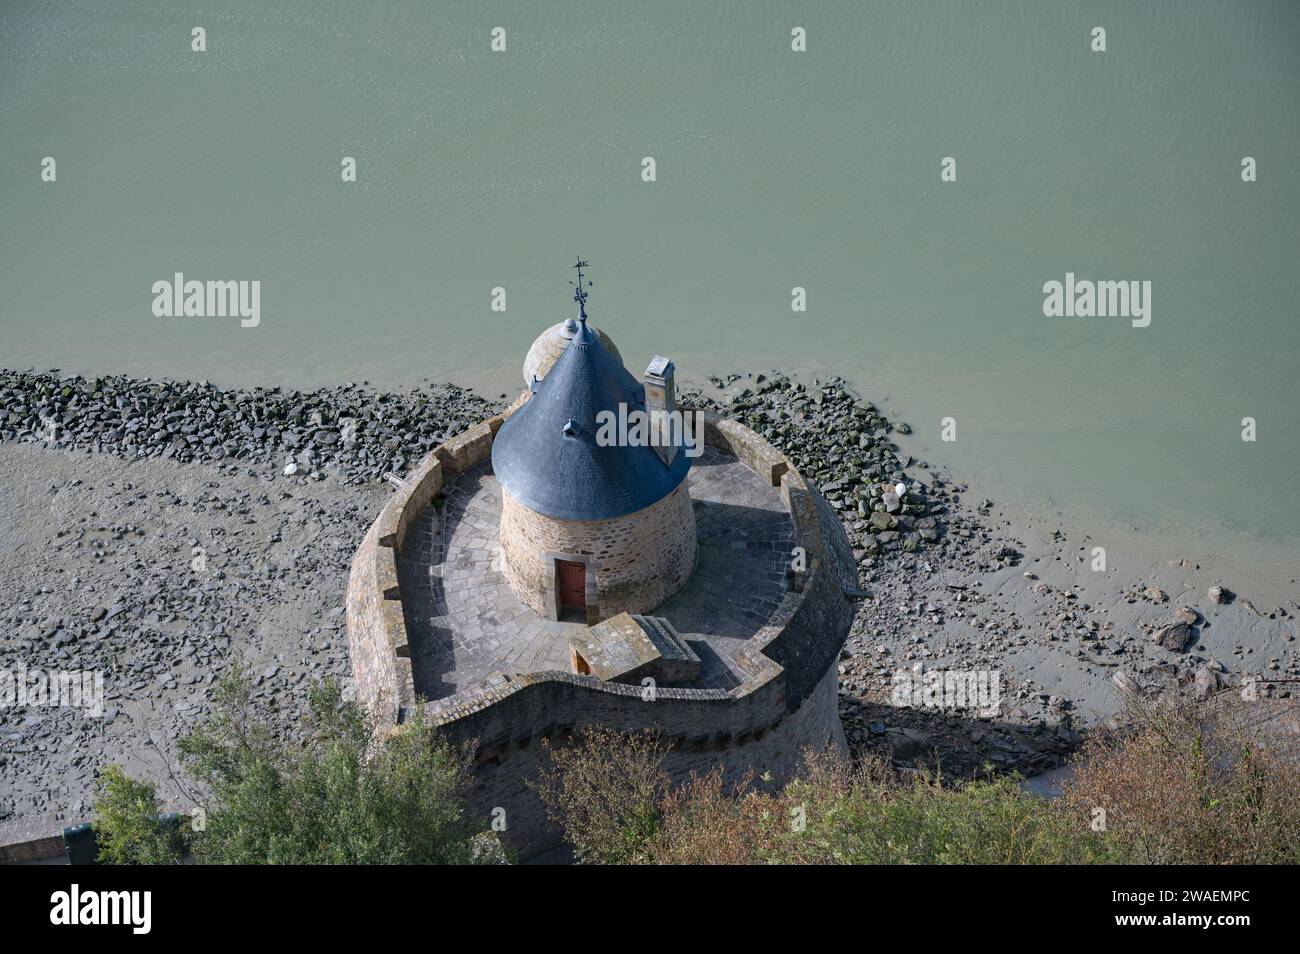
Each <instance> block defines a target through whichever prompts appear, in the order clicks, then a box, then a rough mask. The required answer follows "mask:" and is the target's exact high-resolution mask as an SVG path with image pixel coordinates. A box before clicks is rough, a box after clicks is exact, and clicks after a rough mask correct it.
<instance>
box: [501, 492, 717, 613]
mask: <svg viewBox="0 0 1300 954" xmlns="http://www.w3.org/2000/svg"><path fill="white" fill-rule="evenodd" d="M696 543H697V541H696V533H695V511H694V509H693V508H692V506H691V497H690V492H689V490H688V489H687V486H686V482H685V481H683V482H682V483H681V484H679V485H678V487H677V489H676V490H674V491H673V492H672V493H671V494H669V495H668V496H667V497H665V498H663V499H662V500H660V501H658V502H656V503H653V504H651V505H650V506H649V507H645V508H643V509H641V510H638V511H636V512H635V513H630V514H627V515H625V516H622V517H615V518H613V519H611V520H557V519H555V518H554V517H548V516H545V515H543V514H540V513H537V512H535V511H533V510H529V509H528V508H527V507H525V506H523V505H522V504H520V503H519V502H518V501H516V500H515V499H514V498H513V497H512V496H510V494H509V493H506V492H505V490H504V489H503V490H502V493H501V548H502V551H503V552H504V554H505V561H506V562H505V573H506V579H507V580H509V581H510V586H511V588H512V589H513V590H514V591H515V594H516V595H517V596H518V597H519V598H520V599H521V600H522V601H523V602H524V603H527V604H528V606H529V607H531V608H532V610H533V611H534V612H536V613H537V614H538V615H539V616H544V617H546V618H548V619H555V618H556V616H557V610H558V606H557V594H556V592H555V560H556V559H557V558H559V559H574V560H575V562H581V563H585V564H586V565H587V581H588V585H587V604H588V614H587V622H588V623H589V624H591V623H598V622H600V621H601V620H605V619H609V618H610V617H611V616H617V615H618V614H619V613H625V612H626V613H647V612H649V611H650V610H653V609H654V608H655V607H656V606H659V605H661V604H662V603H664V602H665V601H666V600H667V599H668V598H669V597H670V596H672V595H673V594H674V593H676V592H677V591H678V590H680V589H681V588H682V587H683V586H685V585H686V581H687V580H688V579H690V575H691V571H692V570H694V569H695V554H696ZM593 597H594V602H595V605H594V607H593V606H592V602H593Z"/></svg>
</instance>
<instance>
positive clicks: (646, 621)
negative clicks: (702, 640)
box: [632, 614, 700, 663]
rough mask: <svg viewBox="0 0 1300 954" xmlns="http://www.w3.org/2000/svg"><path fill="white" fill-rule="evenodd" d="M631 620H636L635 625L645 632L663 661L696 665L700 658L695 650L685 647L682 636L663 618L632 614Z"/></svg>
mask: <svg viewBox="0 0 1300 954" xmlns="http://www.w3.org/2000/svg"><path fill="white" fill-rule="evenodd" d="M632 619H634V620H636V623H637V625H638V626H640V627H641V628H642V629H643V630H645V632H646V634H647V635H648V636H649V637H650V639H651V640H652V641H653V642H654V644H655V645H656V646H657V647H658V649H659V652H660V654H661V655H662V656H663V657H664V658H665V659H680V660H683V661H687V662H696V663H698V662H699V661H700V657H699V656H697V655H696V654H695V650H693V649H691V647H690V646H689V645H687V643H686V640H684V639H683V638H682V634H681V633H679V632H677V628H676V627H675V626H673V624H672V623H671V622H669V620H668V619H666V618H665V617H663V616H641V615H636V614H633V616H632Z"/></svg>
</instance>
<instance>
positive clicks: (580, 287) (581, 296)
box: [569, 256, 596, 324]
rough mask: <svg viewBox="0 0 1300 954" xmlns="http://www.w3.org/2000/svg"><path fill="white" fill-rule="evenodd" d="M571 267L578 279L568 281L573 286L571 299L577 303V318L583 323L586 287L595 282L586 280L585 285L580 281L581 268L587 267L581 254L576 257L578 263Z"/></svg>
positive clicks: (585, 310) (585, 306) (584, 318)
mask: <svg viewBox="0 0 1300 954" xmlns="http://www.w3.org/2000/svg"><path fill="white" fill-rule="evenodd" d="M573 267H574V268H576V269H577V270H578V280H577V281H576V282H569V284H570V285H573V286H574V292H573V300H574V301H576V302H577V303H578V320H579V321H581V322H582V323H583V324H586V323H587V294H588V292H587V289H589V288H590V287H591V286H592V285H594V284H596V283H595V282H593V281H588V282H587V284H586V285H584V284H583V283H582V270H583V269H584V268H586V267H587V263H586V262H584V261H583V260H582V258H581V256H579V258H578V264H577V265H574V266H573Z"/></svg>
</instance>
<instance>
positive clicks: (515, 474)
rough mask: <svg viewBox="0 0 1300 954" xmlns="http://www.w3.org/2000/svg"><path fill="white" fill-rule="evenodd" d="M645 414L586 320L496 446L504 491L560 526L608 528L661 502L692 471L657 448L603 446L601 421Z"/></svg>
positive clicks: (633, 386)
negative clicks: (596, 523) (607, 523)
mask: <svg viewBox="0 0 1300 954" xmlns="http://www.w3.org/2000/svg"><path fill="white" fill-rule="evenodd" d="M620 404H622V405H624V406H625V407H626V413H631V412H632V411H633V410H639V411H644V410H645V391H644V389H643V388H642V387H641V385H640V384H639V383H638V382H637V380H636V379H635V378H634V377H632V375H630V374H629V373H628V372H627V369H626V368H624V367H623V363H622V362H621V361H620V360H619V359H618V358H616V357H615V356H614V355H612V354H610V353H609V351H608V350H606V348H605V347H604V345H602V344H601V342H600V339H599V338H598V337H597V336H596V334H595V332H594V331H592V330H591V329H590V328H588V327H587V323H586V321H585V320H583V321H582V322H581V323H580V327H579V329H578V332H577V334H575V335H574V336H573V340H572V341H570V342H569V345H568V347H567V348H565V349H564V353H563V354H562V355H560V358H559V360H558V361H556V362H555V365H554V366H553V367H552V368H551V370H550V372H549V373H548V374H547V375H546V377H545V378H543V379H542V381H541V383H540V384H539V385H538V386H537V391H536V393H534V394H533V396H532V397H531V398H529V399H528V401H527V402H526V403H525V404H524V406H523V407H521V408H520V409H519V410H517V411H515V413H513V414H511V415H510V417H509V418H507V420H506V422H505V423H504V424H503V425H501V430H500V431H498V432H497V436H496V439H495V440H494V441H493V442H492V469H493V470H494V471H495V472H496V477H497V480H498V481H500V482H501V486H502V487H503V488H505V490H506V491H507V492H508V493H509V494H510V495H511V496H512V497H514V498H515V499H516V500H517V501H519V502H520V503H521V504H523V505H524V506H525V507H527V508H528V509H530V510H534V511H536V512H537V513H541V514H545V515H546V516H549V517H555V518H557V519H560V520H607V519H609V518H611V517H621V516H623V515H624V514H629V513H634V512H635V511H637V510H641V509H643V508H645V507H648V506H650V505H651V504H652V503H655V502H656V501H659V500H662V499H663V498H664V497H666V496H668V495H669V494H670V493H672V492H673V490H675V489H676V488H677V485H678V484H680V483H681V482H682V480H683V479H685V477H686V472H687V471H688V470H690V467H691V458H690V457H688V456H687V455H686V454H685V453H683V452H682V451H680V450H679V451H678V453H677V456H676V457H674V458H673V463H672V465H671V466H669V465H668V464H665V463H664V462H663V460H662V459H661V458H660V457H659V454H658V453H657V452H656V451H655V449H654V448H653V447H650V446H648V445H646V446H619V445H617V444H613V445H611V446H604V447H602V446H600V445H599V444H597V443H596V432H597V429H598V425H597V420H596V416H597V414H599V413H600V412H601V411H611V412H613V413H614V414H615V415H617V414H618V411H619V405H620Z"/></svg>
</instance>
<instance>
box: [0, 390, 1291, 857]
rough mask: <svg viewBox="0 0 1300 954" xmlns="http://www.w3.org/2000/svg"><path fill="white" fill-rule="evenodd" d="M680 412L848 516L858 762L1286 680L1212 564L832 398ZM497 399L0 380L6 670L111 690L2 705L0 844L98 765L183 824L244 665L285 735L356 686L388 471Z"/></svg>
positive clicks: (1010, 751) (1, 605) (75, 808)
mask: <svg viewBox="0 0 1300 954" xmlns="http://www.w3.org/2000/svg"><path fill="white" fill-rule="evenodd" d="M683 399H684V400H685V401H687V402H690V403H697V404H702V405H704V406H708V407H712V408H714V409H716V410H718V411H719V412H721V413H724V414H728V415H730V416H735V417H737V418H739V419H741V420H742V421H744V423H746V424H747V425H748V426H750V427H752V428H754V429H755V430H756V431H758V432H759V433H761V434H763V435H764V436H765V437H767V438H768V439H769V440H771V441H772V442H773V443H774V444H775V445H776V446H778V447H779V448H780V449H781V450H782V451H783V452H785V453H786V454H788V455H789V456H790V457H791V459H792V460H793V461H794V462H795V463H796V465H797V466H799V467H800V468H801V470H803V471H804V472H805V473H806V474H808V475H809V476H811V477H812V478H813V479H814V480H815V481H816V482H817V484H818V485H819V487H820V488H821V490H822V492H823V493H824V495H825V496H826V497H827V499H828V500H829V501H830V503H831V504H832V506H834V507H835V508H836V510H837V511H838V512H839V513H840V514H841V517H842V519H843V521H844V524H845V527H846V529H847V531H848V533H849V536H850V539H851V542H852V544H853V547H854V552H855V555H856V556H857V558H858V562H859V575H860V586H861V590H860V591H858V592H856V593H855V594H853V596H854V598H856V599H857V600H858V604H859V610H858V614H857V618H856V621H855V624H854V628H853V631H852V634H851V636H850V638H849V641H848V643H847V645H846V646H845V650H844V652H843V654H842V658H841V660H840V683H841V685H840V709H841V716H842V719H843V722H844V725H845V730H846V733H847V735H848V737H849V739H850V743H851V745H852V746H853V748H854V749H855V750H856V751H858V752H865V751H869V750H873V749H877V748H888V749H889V750H891V751H892V753H893V757H894V759H895V761H896V762H897V763H898V764H900V765H903V766H925V765H933V764H936V763H937V764H938V765H939V766H940V768H941V769H942V771H943V772H944V773H945V774H948V775H950V776H954V777H970V776H971V775H974V774H978V773H981V772H985V771H989V770H992V771H1008V770H1016V771H1020V772H1022V773H1024V774H1033V773H1035V772H1039V771H1043V770H1045V769H1048V768H1051V767H1053V766H1055V765H1057V764H1059V763H1060V762H1061V760H1062V759H1064V758H1065V757H1067V756H1068V753H1069V752H1070V751H1071V750H1072V749H1073V747H1074V746H1075V745H1076V744H1077V743H1078V741H1079V738H1080V732H1081V731H1083V730H1086V728H1087V726H1089V725H1091V724H1094V723H1096V722H1098V721H1100V720H1104V719H1106V718H1108V717H1110V716H1111V715H1112V714H1113V713H1114V712H1115V711H1116V710H1117V708H1118V706H1119V701H1120V697H1121V695H1122V692H1123V691H1139V692H1143V693H1153V694H1154V693H1171V692H1172V693H1189V694H1194V695H1205V694H1209V693H1212V692H1215V691H1224V690H1227V689H1230V688H1231V689H1234V690H1235V689H1236V687H1238V686H1241V685H1243V684H1250V685H1252V686H1256V687H1257V688H1258V691H1259V692H1260V694H1261V695H1268V694H1275V695H1276V694H1289V693H1290V691H1291V685H1292V681H1293V680H1296V679H1297V678H1300V668H1297V661H1296V656H1295V652H1294V645H1295V643H1294V639H1295V633H1294V629H1295V626H1294V622H1295V621H1294V617H1293V616H1292V615H1291V614H1290V612H1289V611H1288V610H1287V609H1285V608H1282V607H1277V608H1276V609H1273V610H1268V611H1263V610H1260V609H1257V608H1256V607H1255V606H1254V605H1253V604H1252V603H1251V602H1250V600H1249V598H1248V596H1241V597H1238V598H1236V599H1233V598H1232V595H1231V593H1230V589H1231V587H1230V581H1223V580H1218V579H1217V578H1216V577H1214V576H1213V569H1214V568H1201V567H1192V566H1182V565H1179V564H1178V561H1166V562H1165V565H1156V564H1154V563H1153V562H1152V561H1151V560H1149V559H1144V558H1142V557H1140V556H1138V555H1132V554H1116V555H1115V558H1114V559H1113V561H1112V566H1111V568H1110V569H1109V570H1107V571H1106V572H1096V571H1094V570H1093V569H1092V568H1091V566H1090V563H1089V561H1088V559H1087V554H1088V553H1089V547H1088V543H1089V541H1088V539H1087V537H1086V535H1083V534H1080V533H1078V532H1077V531H1074V532H1071V531H1065V530H1062V529H1061V528H1059V527H1048V526H1043V527H1035V526H1031V525H1026V524H1024V523H1023V522H1020V521H1017V519H1016V514H1015V513H1014V511H1013V510H1012V509H1011V508H1000V507H999V506H997V505H995V504H994V503H993V502H992V501H988V500H983V501H970V500H968V499H966V488H965V487H964V486H963V485H962V484H960V483H957V482H955V481H952V480H950V479H948V478H947V477H945V476H943V475H942V474H940V473H939V472H938V470H937V468H933V467H931V466H930V465H929V464H927V463H926V462H925V461H920V460H915V459H913V458H912V456H911V455H909V454H908V453H907V452H906V451H905V450H903V449H900V446H899V443H900V441H902V440H904V439H905V438H906V435H907V433H908V431H909V428H908V427H907V425H906V424H902V423H898V422H892V423H891V422H890V421H889V420H888V419H887V418H886V416H885V415H883V414H882V413H881V412H880V411H879V410H878V409H877V408H876V407H875V406H873V405H871V404H870V403H868V402H865V401H863V400H861V399H859V398H858V397H857V396H856V395H855V394H853V393H852V391H851V390H850V389H849V388H847V387H846V386H845V384H844V382H842V381H840V380H839V379H831V380H827V381H820V382H817V381H813V382H803V381H797V380H794V379H792V378H789V377H786V376H783V375H780V374H776V373H772V374H768V375H762V374H751V375H728V376H727V377H726V378H725V379H723V378H714V379H710V380H709V381H708V382H707V385H702V386H701V388H700V389H699V390H696V391H694V392H684V397H683ZM499 406H500V405H499V403H498V402H493V401H488V400H485V399H483V398H481V397H479V396H478V395H476V394H474V393H473V392H470V391H467V390H464V389H461V388H456V387H453V386H427V387H423V388H415V389H411V390H409V391H404V392H383V391H377V390H374V389H370V388H368V387H366V386H364V385H362V386H357V385H351V384H349V385H343V386H340V387H334V388H324V389H319V390H315V391H282V390H280V389H247V390H223V389H220V388H216V387H213V386H212V385H209V384H207V383H197V384H195V383H173V382H157V381H150V380H140V379H134V378H130V377H125V376H105V377H100V378H87V377H61V376H59V375H58V374H57V372H44V373H40V372H31V371H0V479H3V480H4V481H5V484H6V486H7V488H8V491H7V493H6V497H5V506H4V516H5V521H4V523H5V526H4V528H3V530H0V532H2V533H4V534H5V539H4V541H3V546H0V613H2V614H3V615H4V616H5V617H6V620H5V621H6V623H7V624H8V625H7V626H6V627H5V630H4V635H3V639H2V640H0V668H6V669H10V670H12V669H14V668H15V667H16V666H18V665H20V664H21V665H23V666H25V667H27V668H29V669H32V668H45V669H51V670H53V669H62V670H67V669H74V668H75V669H86V670H91V669H95V670H103V671H104V672H105V673H107V676H106V680H105V682H106V697H107V699H106V702H105V709H106V712H105V716H104V718H102V719H85V718H82V717H81V716H80V715H79V714H78V713H77V712H75V711H70V710H67V709H57V708H30V709H25V710H24V709H18V708H14V707H6V708H0V773H3V774H2V777H3V778H4V783H3V785H2V786H0V835H3V833H4V831H5V830H7V829H10V828H12V827H14V826H21V825H23V824H26V823H30V822H32V821H33V820H34V819H40V820H43V822H44V823H48V824H51V825H53V826H56V827H57V825H58V824H62V823H65V822H70V821H78V820H81V819H82V818H83V817H84V816H85V814H86V813H87V811H88V808H89V803H90V800H91V798H92V795H93V783H94V777H95V773H96V771H97V770H98V768H99V767H100V766H101V765H102V764H106V763H108V762H118V763H121V764H124V765H126V766H127V768H128V769H129V770H133V771H136V772H137V773H138V774H142V775H145V776H147V777H150V778H152V779H153V780H155V781H156V782H158V783H159V785H160V789H161V791H162V792H163V794H164V795H165V796H166V797H167V798H168V800H169V801H170V802H171V803H172V804H175V805H177V806H179V807H184V806H185V804H186V799H187V798H188V797H189V796H188V795H187V793H185V792H184V791H183V788H182V786H181V783H179V782H178V781H177V778H176V777H177V776H178V775H179V772H178V771H177V765H176V758H175V739H176V738H177V737H178V736H179V735H181V734H183V733H184V731H185V730H186V729H187V728H188V727H189V726H190V725H192V724H194V722H196V721H198V720H200V719H201V718H202V717H204V716H205V714H206V713H207V712H208V711H209V693H210V689H211V685H212V683H213V681H214V680H215V676H216V673H217V671H219V670H220V669H222V668H224V667H225V666H226V665H228V664H229V663H230V662H232V661H234V660H235V659H240V660H242V661H244V662H245V664H246V665H247V666H248V667H249V669H250V671H251V672H252V674H253V676H254V678H255V680H256V681H257V683H258V702H259V704H260V705H263V706H265V707H266V708H267V709H268V710H270V711H274V712H276V713H278V714H279V717H280V720H279V721H280V723H281V724H282V725H283V726H284V727H285V731H286V732H289V733H293V732H295V731H298V726H297V717H298V716H299V714H300V713H301V712H302V711H303V708H304V706H305V704H306V699H307V690H308V687H309V685H310V684H311V683H312V682H313V681H315V680H319V679H320V678H322V677H324V676H327V675H334V676H341V677H344V678H346V674H347V672H348V664H347V645H346V638H345V634H344V632H343V616H342V607H343V596H344V587H345V580H346V574H347V568H348V562H349V560H350V557H351V553H352V549H353V548H354V547H355V545H356V542H357V541H358V540H359V539H360V537H361V535H362V534H363V533H364V530H365V527H366V526H367V525H368V524H369V522H370V520H371V519H373V515H374V513H375V512H376V511H377V510H378V508H379V506H380V504H381V501H382V499H383V496H384V494H385V493H386V492H387V490H386V487H385V484H384V482H383V481H382V479H381V478H382V476H383V475H384V474H385V473H395V474H398V475H400V474H401V473H403V472H404V471H405V469H406V468H407V467H408V466H410V465H412V464H414V463H415V462H416V461H417V460H418V459H419V458H420V457H421V456H422V455H423V454H424V453H425V452H427V451H428V450H429V449H431V448H432V447H433V446H435V445H436V444H437V443H439V442H440V441H441V440H443V439H444V438H446V437H448V436H451V435H452V434H455V433H457V432H459V431H460V430H463V429H464V428H465V427H467V426H468V425H470V424H472V423H474V422H476V421H478V420H480V419H482V418H483V417H486V416H488V415H489V414H491V413H493V411H494V410H496V409H497V408H498V407H499ZM1211 586H1218V587H1220V590H1219V591H1218V592H1217V593H1215V592H1214V591H1212V590H1211ZM1225 591H1227V592H1225ZM918 666H920V667H921V668H920V670H918V669H917V667H918ZM920 671H949V672H951V671H962V672H983V673H989V672H996V673H998V678H999V686H1000V690H1001V695H1000V700H999V705H998V706H997V710H996V712H993V713H988V714H976V713H973V712H971V711H969V709H968V708H967V709H962V708H956V709H954V708H947V709H945V708H943V707H934V706H929V705H920V706H916V705H912V706H897V705H891V698H893V697H894V693H895V687H896V685H897V681H898V678H899V674H900V673H912V672H920Z"/></svg>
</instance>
